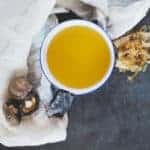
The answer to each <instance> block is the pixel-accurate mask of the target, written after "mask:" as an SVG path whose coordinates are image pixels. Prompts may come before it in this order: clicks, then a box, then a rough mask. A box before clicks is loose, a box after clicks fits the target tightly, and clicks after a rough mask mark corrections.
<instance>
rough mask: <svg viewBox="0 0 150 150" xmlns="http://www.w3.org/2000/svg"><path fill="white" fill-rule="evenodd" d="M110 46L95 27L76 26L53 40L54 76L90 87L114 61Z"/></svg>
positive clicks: (51, 62) (50, 55)
mask: <svg viewBox="0 0 150 150" xmlns="http://www.w3.org/2000/svg"><path fill="white" fill-rule="evenodd" d="M110 59H111V58H110V52H109V47H108V45H107V43H106V42H105V40H104V39H103V37H102V36H101V35H100V34H99V33H98V32H96V31H95V30H94V29H91V28H88V27H84V26H72V27H68V28H65V29H64V30H62V31H60V32H59V33H58V34H57V35H56V36H55V37H54V38H53V40H52V41H51V42H50V44H49V46H48V51H47V63H48V67H49V70H50V71H51V73H52V74H53V76H54V77H55V78H56V79H57V80H58V81H59V82H60V83H62V84H63V85H65V86H67V87H71V88H77V89H82V88H88V87H90V86H92V85H94V84H96V83H97V82H99V81H100V80H101V79H102V78H103V77H104V76H105V74H106V72H107V71H108V68H109V65H110Z"/></svg>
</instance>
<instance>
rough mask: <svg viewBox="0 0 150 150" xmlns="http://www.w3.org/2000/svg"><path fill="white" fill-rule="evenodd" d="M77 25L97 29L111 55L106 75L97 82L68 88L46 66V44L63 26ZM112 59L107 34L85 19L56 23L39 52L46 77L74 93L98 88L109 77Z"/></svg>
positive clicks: (111, 49)
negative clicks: (76, 87) (91, 84)
mask: <svg viewBox="0 0 150 150" xmlns="http://www.w3.org/2000/svg"><path fill="white" fill-rule="evenodd" d="M77 25H80V26H86V27H90V28H91V29H94V30H95V31H97V32H98V33H99V34H100V35H101V36H103V38H104V39H105V41H106V42H107V44H108V47H109V50H110V55H111V61H110V66H109V69H108V71H107V73H106V75H105V76H104V77H103V79H102V80H100V81H99V82H98V83H97V84H95V85H93V86H91V87H88V88H84V89H75V88H70V87H67V86H65V85H63V84H62V83H60V82H59V81H58V80H56V78H55V77H54V76H53V74H52V73H51V72H50V69H49V68H48V65H47V62H46V54H47V49H48V45H49V44H50V43H51V41H52V39H53V38H54V37H55V35H57V34H58V33H59V32H60V31H62V30H64V29H65V28H68V27H71V26H77ZM114 61H115V55H114V48H113V45H112V42H111V40H110V39H109V37H108V36H107V34H106V33H105V32H104V31H103V30H102V29H101V28H100V27H99V26H98V25H96V24H94V23H92V22H89V21H85V20H70V21H65V22H63V23H61V24H59V25H57V26H56V27H55V28H53V29H52V30H51V31H50V33H49V34H48V35H47V37H46V38H45V40H44V42H43V45H42V48H41V53H40V63H41V67H42V70H43V73H44V74H45V76H46V78H47V79H48V80H49V81H50V82H51V83H52V84H54V85H55V86H56V87H57V88H59V89H62V90H66V91H68V92H70V93H73V94H76V95H81V94H86V93H89V92H93V91H94V90H96V89H98V88H100V87H101V86H102V85H103V84H104V83H105V82H106V81H107V80H108V78H109V77H110V75H111V73H112V70H113V66H114Z"/></svg>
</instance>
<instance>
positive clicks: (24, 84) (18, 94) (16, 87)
mask: <svg viewBox="0 0 150 150" xmlns="http://www.w3.org/2000/svg"><path fill="white" fill-rule="evenodd" d="M8 90H9V95H10V97H11V98H13V99H18V100H21V99H24V98H25V97H26V96H27V95H28V93H29V92H31V90H32V85H31V83H30V82H29V81H28V79H27V78H26V77H25V76H21V77H16V78H14V79H13V80H12V81H11V82H10V84H9V87H8Z"/></svg>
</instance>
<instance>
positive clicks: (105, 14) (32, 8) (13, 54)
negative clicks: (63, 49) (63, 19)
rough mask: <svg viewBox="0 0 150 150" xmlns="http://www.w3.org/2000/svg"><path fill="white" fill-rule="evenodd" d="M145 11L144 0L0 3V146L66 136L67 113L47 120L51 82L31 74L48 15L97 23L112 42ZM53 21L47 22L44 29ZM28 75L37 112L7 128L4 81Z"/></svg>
mask: <svg viewBox="0 0 150 150" xmlns="http://www.w3.org/2000/svg"><path fill="white" fill-rule="evenodd" d="M149 8H150V1H149V0H138V1H137V0H111V1H110V0H13V1H12V0H0V18H1V20H0V40H1V42H0V68H1V74H0V120H1V122H0V143H2V144H4V145H6V146H31V145H41V144H46V143H52V142H57V141H62V140H65V138H66V128H67V123H68V119H67V115H65V116H64V118H62V119H58V118H48V117H47V115H46V112H45V107H44V106H45V104H47V103H49V100H50V99H51V98H52V93H51V90H50V84H49V83H48V82H47V80H46V79H45V77H44V76H43V75H42V74H40V75H39V74H36V73H39V70H38V69H37V68H38V64H39V59H37V57H38V55H39V45H38V40H39V39H38V38H39V36H41V30H42V27H43V26H44V24H45V22H46V20H47V18H48V16H49V15H50V14H53V13H58V12H59V13H60V12H67V11H68V10H72V11H74V12H75V13H76V14H77V15H79V16H81V17H83V18H84V19H89V20H93V19H96V20H98V23H99V24H101V25H102V26H103V27H104V29H105V31H106V32H108V34H109V35H110V37H111V38H112V39H115V38H118V37H120V36H122V35H123V34H125V33H126V32H127V31H129V30H131V29H132V28H133V27H134V26H135V25H136V24H137V23H138V22H139V21H140V20H141V19H142V18H143V17H144V16H145V15H146V13H147V11H148V9H149ZM52 16H53V15H52ZM54 20H55V19H54ZM54 20H53V19H52V20H51V19H50V20H49V21H50V22H49V23H50V24H49V26H51V25H52V24H53V23H54ZM42 31H43V30H42ZM38 33H39V34H38ZM36 37H37V38H36ZM34 42H35V43H34ZM39 43H40V42H39ZM31 45H32V46H31ZM30 50H31V51H30ZM29 52H30V55H29ZM28 55H29V57H28ZM27 58H28V59H27ZM27 60H28V62H27ZM27 64H28V66H27ZM28 67H29V68H28ZM28 69H29V70H28ZM34 69H35V70H34ZM32 71H33V72H32ZM36 71H37V72H36ZM27 72H30V73H33V74H34V73H35V72H36V73H35V74H34V75H35V77H39V78H38V79H39V80H40V82H39V83H40V85H39V88H38V92H39V95H40V98H41V105H40V109H39V110H38V111H37V112H36V113H34V114H33V115H32V116H30V117H29V118H26V119H24V120H23V122H22V123H21V124H20V125H19V126H11V125H10V124H9V123H8V122H7V121H6V119H5V116H4V113H3V109H2V105H3V103H4V101H5V100H6V97H5V95H6V92H7V88H8V83H9V80H10V79H11V77H12V76H13V75H14V74H17V75H19V74H27ZM36 75H37V76H36ZM38 75H39V76H38ZM36 79H37V78H36ZM45 89H47V90H45Z"/></svg>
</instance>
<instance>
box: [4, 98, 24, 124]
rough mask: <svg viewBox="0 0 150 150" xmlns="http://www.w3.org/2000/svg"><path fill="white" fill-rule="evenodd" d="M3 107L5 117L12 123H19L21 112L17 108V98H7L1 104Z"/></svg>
mask: <svg viewBox="0 0 150 150" xmlns="http://www.w3.org/2000/svg"><path fill="white" fill-rule="evenodd" d="M3 109H4V113H5V116H6V119H7V120H8V121H9V122H10V123H11V124H12V125H18V124H19V123H20V121H21V112H20V109H19V101H18V100H12V99H9V100H8V101H7V102H6V103H5V104H4V105H3Z"/></svg>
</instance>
